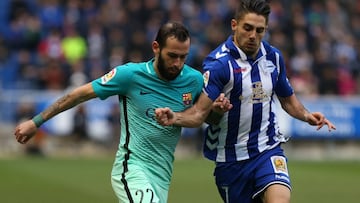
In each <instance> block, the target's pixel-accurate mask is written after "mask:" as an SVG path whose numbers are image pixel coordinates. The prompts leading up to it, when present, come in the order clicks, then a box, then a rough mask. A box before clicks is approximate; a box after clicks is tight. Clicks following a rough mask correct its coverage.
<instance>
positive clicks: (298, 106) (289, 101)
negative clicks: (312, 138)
mask: <svg viewBox="0 0 360 203" xmlns="http://www.w3.org/2000/svg"><path fill="white" fill-rule="evenodd" d="M279 101H280V103H281V106H282V108H283V109H284V110H285V111H286V112H287V113H288V114H289V115H291V116H292V117H294V118H296V119H299V120H301V121H304V122H307V123H309V124H310V125H313V126H317V130H319V129H321V128H322V127H323V126H324V125H327V126H328V130H329V131H331V130H336V126H335V125H334V124H333V123H332V122H330V121H329V120H328V119H326V118H325V116H324V114H322V113H321V112H309V111H308V110H306V109H305V107H304V106H303V104H302V103H301V102H300V101H299V100H298V99H297V97H296V96H295V94H293V95H291V96H290V97H279Z"/></svg>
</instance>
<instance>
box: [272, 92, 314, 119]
mask: <svg viewBox="0 0 360 203" xmlns="http://www.w3.org/2000/svg"><path fill="white" fill-rule="evenodd" d="M279 100H280V101H281V106H282V108H283V109H284V110H285V111H286V112H287V113H288V114H289V115H290V116H292V117H294V118H296V119H298V120H301V121H305V122H307V121H308V120H307V117H308V114H309V111H308V110H307V109H306V108H305V107H304V105H303V104H302V103H301V102H300V101H299V100H298V99H297V98H296V97H295V95H293V96H291V97H289V98H279Z"/></svg>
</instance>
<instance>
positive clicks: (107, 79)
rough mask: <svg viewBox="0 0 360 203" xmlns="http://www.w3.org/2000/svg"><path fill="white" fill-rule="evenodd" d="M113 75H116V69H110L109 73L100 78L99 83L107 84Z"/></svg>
mask: <svg viewBox="0 0 360 203" xmlns="http://www.w3.org/2000/svg"><path fill="white" fill-rule="evenodd" d="M115 74H116V68H114V69H112V70H111V71H110V72H108V73H107V74H105V75H104V76H102V77H101V83H102V84H105V83H107V82H109V81H110V80H111V79H113V78H114V76H115Z"/></svg>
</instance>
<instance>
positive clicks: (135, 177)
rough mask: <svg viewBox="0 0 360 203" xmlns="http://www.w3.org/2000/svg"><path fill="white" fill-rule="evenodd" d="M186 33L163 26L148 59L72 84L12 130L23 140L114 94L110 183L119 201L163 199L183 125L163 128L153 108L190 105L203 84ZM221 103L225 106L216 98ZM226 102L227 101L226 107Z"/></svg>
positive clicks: (172, 24)
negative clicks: (190, 59) (116, 132)
mask: <svg viewBox="0 0 360 203" xmlns="http://www.w3.org/2000/svg"><path fill="white" fill-rule="evenodd" d="M189 48H190V36H189V32H188V30H187V29H186V28H185V27H184V26H183V25H182V24H180V23H177V22H169V23H166V24H164V25H163V26H161V28H160V29H159V31H158V33H157V36H156V39H155V41H153V42H152V50H153V52H154V55H155V57H154V58H153V59H151V60H150V61H147V62H142V63H127V64H124V65H120V66H118V67H116V68H114V69H112V70H111V71H110V72H109V73H107V74H106V75H104V76H102V77H101V78H98V79H96V80H94V81H92V82H90V83H88V84H85V85H83V86H80V87H78V88H75V89H74V90H73V91H72V92H70V93H69V94H67V95H65V96H63V97H62V98H60V99H59V100H57V101H56V102H55V103H54V104H52V105H50V107H48V108H47V109H45V110H44V111H43V112H41V113H40V114H38V115H36V116H35V117H34V118H33V119H31V120H28V121H25V122H23V123H21V124H19V125H18V126H17V127H16V129H15V136H16V139H17V141H18V142H20V143H23V144H25V143H26V142H27V141H28V140H29V139H30V138H32V137H33V136H34V134H35V132H36V131H37V129H38V128H39V127H40V126H41V124H43V123H44V122H45V121H47V120H49V119H50V118H52V117H54V116H55V115H57V114H59V113H61V112H63V111H65V110H67V109H70V108H72V107H74V106H76V105H78V104H80V103H82V102H85V101H87V100H90V99H93V98H96V97H99V98H100V99H106V98H108V97H109V96H112V95H118V97H119V103H120V106H121V109H122V111H121V116H120V118H121V120H120V123H121V126H122V127H121V135H120V142H119V147H118V151H117V153H116V158H115V161H114V164H113V169H112V175H111V182H112V187H113V189H114V192H115V194H116V196H117V197H118V199H119V202H122V203H127V202H129V203H132V202H134V203H140V202H143V203H165V202H167V198H168V190H169V185H170V180H171V176H172V170H173V161H174V151H175V147H176V144H177V143H178V140H179V138H180V133H181V127H177V126H168V127H163V126H161V125H159V124H158V123H157V122H156V119H155V114H154V110H155V108H157V107H161V106H170V107H171V108H172V109H174V110H176V111H182V110H184V109H186V108H189V107H190V106H192V105H193V103H194V102H195V101H196V100H197V98H198V97H199V95H200V93H201V89H202V86H203V77H202V75H201V73H200V72H199V71H197V70H195V69H193V68H191V67H190V66H188V65H186V64H185V59H186V57H187V55H188V53H189ZM219 101H220V102H219V104H220V105H221V106H224V105H223V102H224V103H225V104H226V101H225V100H222V98H219ZM225 106H226V105H225Z"/></svg>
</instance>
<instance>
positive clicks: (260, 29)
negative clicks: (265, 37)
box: [243, 23, 266, 33]
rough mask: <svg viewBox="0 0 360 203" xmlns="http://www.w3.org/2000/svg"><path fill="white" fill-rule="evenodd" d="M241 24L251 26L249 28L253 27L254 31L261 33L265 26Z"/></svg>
mask: <svg viewBox="0 0 360 203" xmlns="http://www.w3.org/2000/svg"><path fill="white" fill-rule="evenodd" d="M243 26H247V27H249V28H251V30H253V29H255V31H256V33H263V32H264V30H265V28H266V27H255V26H254V25H251V24H249V23H244V25H243Z"/></svg>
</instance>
